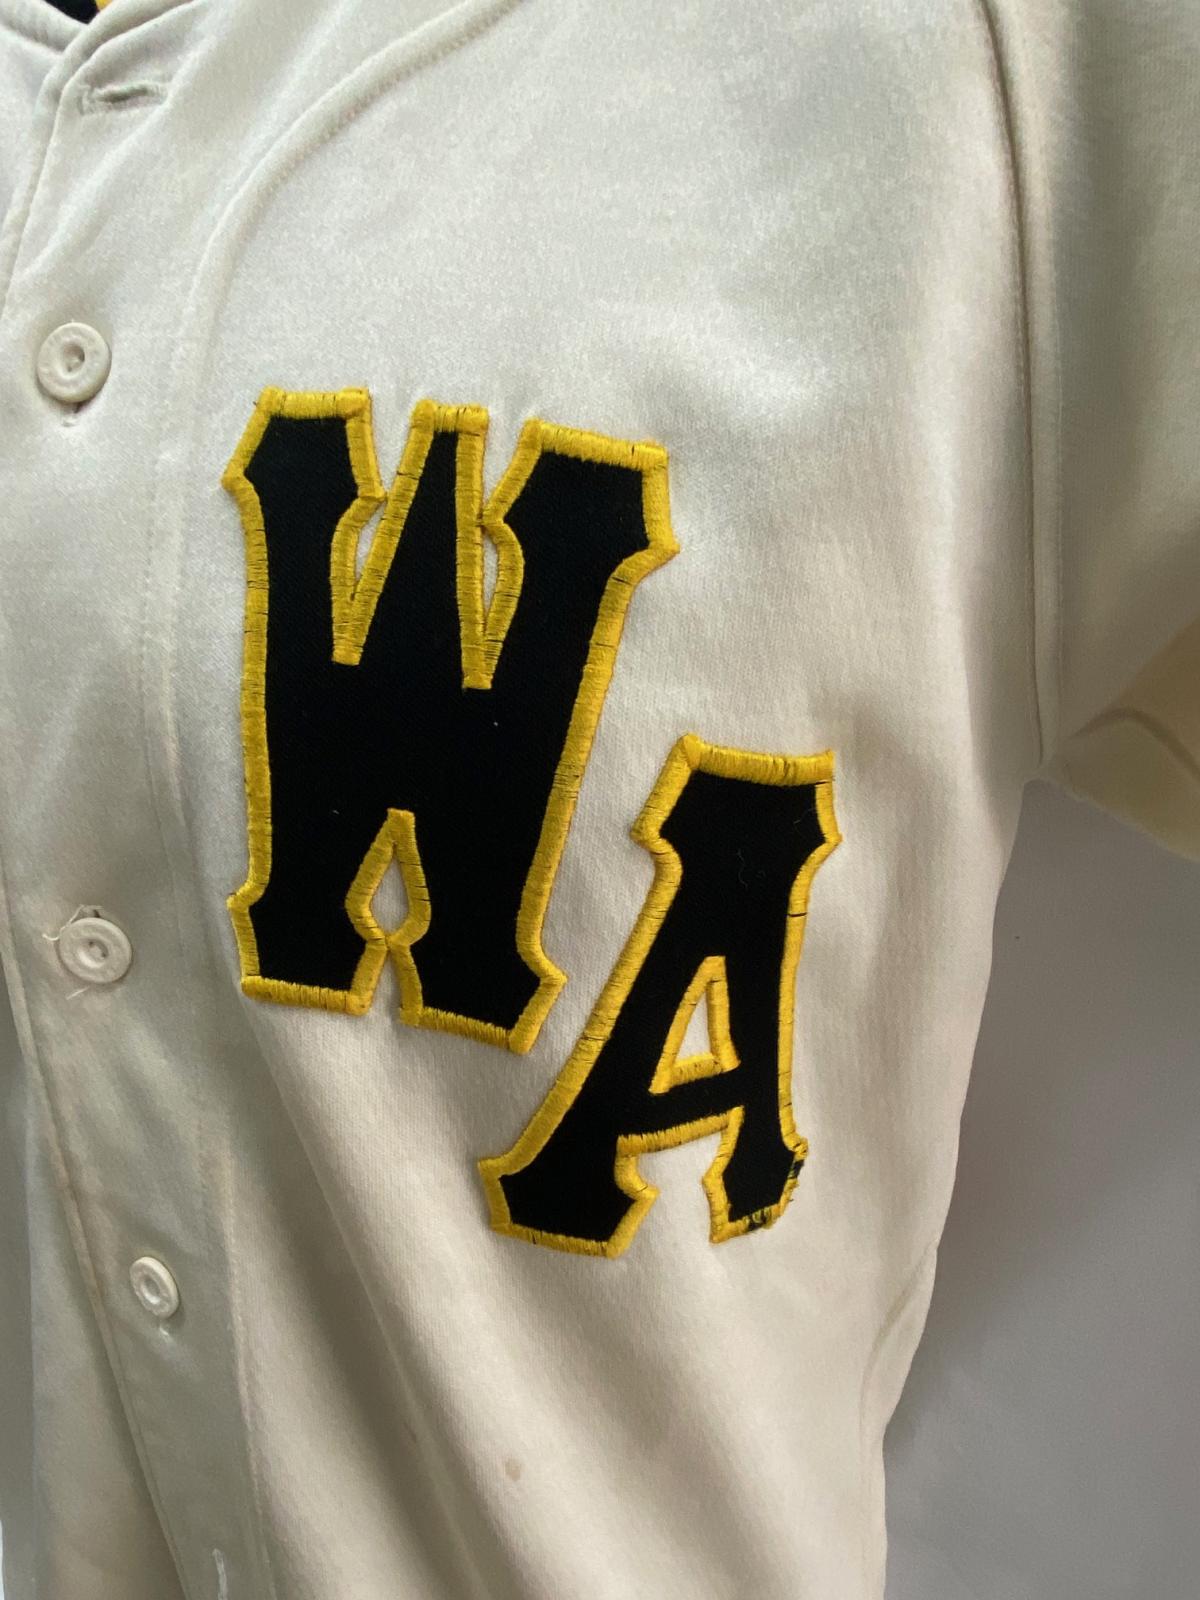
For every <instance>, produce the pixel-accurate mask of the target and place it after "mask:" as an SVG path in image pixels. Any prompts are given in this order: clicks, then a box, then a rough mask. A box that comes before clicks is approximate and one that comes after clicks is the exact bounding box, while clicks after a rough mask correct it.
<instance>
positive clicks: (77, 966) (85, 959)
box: [58, 917, 133, 983]
mask: <svg viewBox="0 0 1200 1600" xmlns="http://www.w3.org/2000/svg"><path fill="white" fill-rule="evenodd" d="M58 958H59V960H60V961H61V962H62V964H63V966H64V967H66V969H67V971H68V972H71V973H74V975H75V976H76V977H77V978H82V979H83V981H84V983H116V981H117V979H118V978H123V977H124V976H125V974H126V973H127V972H128V971H129V963H130V962H131V961H132V960H133V946H132V945H131V944H130V943H129V940H128V938H127V937H126V936H125V934H124V933H123V932H122V931H121V929H120V928H118V927H117V925H116V923H115V922H109V921H108V919H107V918H106V917H76V919H75V921H74V922H68V923H67V925H66V926H65V927H64V928H60V929H59V933H58Z"/></svg>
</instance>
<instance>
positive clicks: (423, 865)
mask: <svg viewBox="0 0 1200 1600" xmlns="http://www.w3.org/2000/svg"><path fill="white" fill-rule="evenodd" d="M486 432H487V413H486V411H484V410H483V409H482V408H480V407H477V406H444V405H437V404H435V403H434V402H432V401H429V400H422V401H420V402H419V403H418V404H417V406H416V407H415V408H414V410H413V413H412V419H411V425H410V429H409V435H408V441H407V444H406V445H405V449H404V453H403V457H402V459H401V462H400V466H399V469H398V471H397V473H396V477H395V480H394V482H393V484H392V487H391V489H390V490H389V491H387V493H386V494H385V492H384V489H383V487H382V485H381V483H380V479H379V473H378V469H377V466H376V461H375V450H374V443H373V434H372V426H371V411H370V397H369V395H368V394H367V392H366V391H365V390H362V389H344V390H340V391H338V392H337V393H333V394H316V393H294V392H289V391H285V390H280V389H266V390H264V391H263V393H262V395H261V396H260V398H259V401H258V404H257V406H256V407H255V411H254V415H253V417H252V418H251V421H250V424H249V426H248V427H247V429H246V432H245V434H244V435H243V437H242V440H241V443H240V444H239V446H238V448H237V451H236V452H235V454H234V457H233V459H232V461H231V462H230V464H229V466H228V468H227V469H226V472H225V477H224V480H223V481H224V484H225V487H226V488H227V489H228V490H229V491H230V492H231V493H232V494H233V496H234V498H235V499H236V501H237V505H238V508H239V511H240V514H241V519H242V524H243V528H244V531H245V538H246V560H247V603H246V626H245V659H244V670H243V677H242V698H241V720H242V736H243V743H244V747H245V759H246V790H247V809H248V824H249V826H248V831H249V871H248V875H247V878H246V882H245V883H244V884H243V886H242V887H241V888H240V889H239V890H238V891H237V892H236V893H235V894H233V895H232V896H231V897H230V900H229V908H230V913H231V915H232V918H233V924H234V928H235V931H236V934H237V942H238V949H239V953H240V959H241V970H242V987H243V989H244V990H245V992H246V993H247V994H250V995H253V996H256V997H257V998H260V999H267V1000H277V1001H283V1002H284V1003H287V1004H290V1005H309V1006H322V1007H324V1008H325V1009H327V1010H330V1011H351V1012H363V1011H365V1010H366V1009H367V1008H368V1007H369V1006H370V1004H371V999H372V996H373V994H374V990H375V985H376V983H377V981H378V978H379V974H380V971H381V970H382V967H383V964H384V961H385V960H386V958H387V956H388V955H389V953H390V955H391V957H392V959H393V961H394V963H395V966H396V971H397V974H398V977H399V985H400V993H401V1008H400V1014H401V1017H402V1018H403V1019H404V1020H405V1021H406V1022H410V1023H414V1024H416V1025H417V1026H420V1027H429V1028H444V1029H449V1030H451V1031H453V1032H458V1033H464V1034H467V1035H469V1036H471V1037H473V1038H478V1039H483V1040H486V1041H488V1042H490V1043H493V1044H500V1045H504V1046H507V1047H508V1048H509V1049H511V1050H517V1051H524V1050H528V1049H529V1047H530V1046H531V1045H532V1044H533V1042H534V1040H535V1039H536V1037H537V1034H538V1030H539V1029H540V1027H541V1025H542V1022H543V1021H544V1019H545V1017H546V1014H547V1013H548V1011H549V1010H550V1007H551V1006H552V1005H553V1003H554V1000H555V997H556V995H557V994H558V991H559V989H560V988H561V987H562V985H563V983H564V981H565V978H564V975H563V973H562V972H561V971H560V970H559V968H558V967H557V966H555V964H554V963H553V961H551V960H550V958H549V957H548V956H547V955H546V953H545V951H544V950H543V949H542V923H543V919H544V917H545V912H546V906H547V902H548V900H549V897H550V892H551V889H552V886H553V882H554V877H555V873H556V871H557V869H558V863H559V859H560V857H561V854H562V849H563V844H564V841H565V839H566V833H567V829H568V827H569V825H570V821H571V815H572V812H573V809H574V805H575V800H576V796H577V794H578V792H579V786H580V782H581V780H582V777H583V772H584V767H585V765H586V763H587V758H588V753H589V750H590V747H591V742H592V736H593V734H594V732H595V728H596V723H597V720H598V718H599V716H600V711H601V707H602V705H603V702H604V696H605V693H606V691H607V688H608V683H609V678H610V676H611V673H612V670H613V665H614V662H615V659H616V652H617V648H618V645H619V643H620V638H621V630H622V626H623V623H624V618H625V611H626V608H627V606H628V604H629V601H630V599H631V597H632V594H633V591H634V589H635V588H636V586H637V584H638V583H639V582H640V581H641V579H642V578H643V577H645V575H646V574H647V573H648V572H650V571H652V570H653V569H654V568H655V567H657V566H660V565H661V564H662V563H663V562H664V561H666V560H668V559H669V558H670V557H671V556H672V555H674V553H675V551H676V548H677V546H676V544H675V540H674V537H673V535H672V532H671V525H670V514H669V508H668V493H667V455H666V452H665V450H663V449H662V447H661V446H659V445H656V444H653V443H645V442H643V443H630V442H627V441H624V440H618V439H609V438H605V437H602V436H601V435H599V434H594V433H584V432H580V431H577V430H575V429H572V428H562V427H556V426H553V425H551V424H549V423H546V422H541V421H537V420H533V421H529V422H527V423H526V424H525V425H524V428H523V429H522V432H521V435H520V439H519V442H518V444H517V448H516V451H515V452H514V454H513V458H512V461H511V462H510V463H509V466H508V467H507V469H506V470H505V472H504V473H503V475H502V477H501V479H500V481H499V483H498V484H497V486H496V488H495V490H494V491H493V493H492V494H491V496H490V498H488V500H487V502H486V504H485V503H484V494H483V455H484V440H485V437H486ZM381 508H382V512H381V515H380V516H379V520H378V523H377V526H376V527H375V530H374V534H373V537H372V538H371V540H370V545H369V548H368V550H367V554H366V557H365V560H364V561H363V564H362V569H361V572H360V571H359V568H358V546H359V541H360V535H362V534H363V531H364V530H365V529H366V528H367V525H368V523H369V522H370V521H371V519H372V517H373V516H374V515H375V514H376V512H378V511H380V509H381ZM485 541H490V542H491V544H492V546H493V547H494V550H495V555H496V571H497V575H496V581H495V586H494V589H493V591H492V594H491V597H490V599H489V598H487V597H486V594H485V580H484V571H485V559H484V553H485ZM393 860H394V861H395V862H396V863H397V864H398V866H399V869H400V872H401V874H402V876H403V879H404V884H405V888H406V891H407V896H408V911H407V915H406V917H405V919H404V921H403V923H402V924H401V925H400V926H399V927H397V928H395V929H391V930H386V929H384V928H382V927H381V926H380V925H379V923H378V922H377V921H376V919H375V917H374V915H373V913H372V909H371V903H372V898H373V896H374V894H375V891H376V889H377V888H378V886H379V883H380V881H381V879H382V877H383V875H384V873H385V872H386V871H387V869H388V868H389V867H390V865H391V863H392V861H393Z"/></svg>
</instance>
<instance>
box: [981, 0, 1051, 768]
mask: <svg viewBox="0 0 1200 1600" xmlns="http://www.w3.org/2000/svg"><path fill="white" fill-rule="evenodd" d="M974 4H975V6H976V7H977V13H978V15H979V17H980V18H981V20H982V24H983V30H984V33H985V36H986V39H987V48H988V54H989V57H990V60H991V64H992V72H993V82H994V85H995V90H996V97H997V103H998V106H999V110H1000V117H1001V124H1002V127H1003V131H1004V142H1005V148H1006V152H1007V157H1008V171H1009V193H1010V199H1011V204H1012V216H1013V241H1014V245H1015V248H1016V257H1017V284H1016V301H1017V307H1018V319H1019V325H1020V338H1021V347H1022V348H1021V385H1022V400H1023V403H1024V407H1025V460H1024V470H1025V485H1026V504H1027V515H1028V527H1027V531H1026V574H1027V596H1028V605H1029V617H1030V629H1029V635H1028V638H1029V667H1030V671H1031V678H1032V686H1033V697H1034V707H1033V709H1034V726H1035V729H1036V733H1037V740H1038V766H1039V767H1040V766H1042V765H1043V764H1044V763H1045V761H1046V760H1047V759H1048V757H1049V755H1050V753H1051V752H1052V750H1053V749H1054V747H1055V745H1056V743H1057V729H1058V722H1059V706H1060V704H1061V700H1062V670H1061V640H1062V588H1063V567H1062V492H1061V483H1062V375H1061V359H1060V351H1059V341H1058V311H1057V303H1056V297H1055V295H1054V287H1055V280H1054V274H1053V264H1052V263H1051V271H1050V274H1049V277H1050V287H1051V303H1050V305H1049V306H1048V307H1047V308H1046V317H1047V343H1048V345H1049V351H1050V361H1051V372H1050V377H1049V381H1050V382H1051V383H1052V385H1053V388H1052V400H1053V405H1054V426H1053V438H1052V440H1051V441H1050V443H1049V445H1048V447H1047V448H1048V449H1049V450H1050V451H1052V458H1051V467H1052V478H1051V482H1050V485H1049V488H1048V491H1043V490H1040V488H1039V482H1038V477H1039V474H1038V465H1039V461H1040V456H1041V451H1040V446H1039V435H1038V429H1037V426H1036V423H1035V418H1036V414H1037V410H1038V404H1037V402H1038V397H1039V395H1040V392H1041V390H1040V385H1039V375H1038V371H1037V366H1038V363H1037V359H1036V357H1037V343H1036V340H1035V337H1034V320H1035V318H1034V298H1035V297H1034V292H1033V284H1034V279H1035V270H1034V263H1033V260H1032V257H1033V254H1034V250H1035V239H1034V224H1035V221H1036V219H1037V218H1038V217H1039V216H1040V215H1042V214H1043V213H1044V209H1045V208H1044V204H1040V205H1039V201H1040V200H1041V199H1042V197H1043V196H1044V191H1045V162H1044V159H1043V156H1042V151H1041V146H1040V143H1039V141H1038V138H1037V129H1036V126H1035V125H1034V119H1033V116H1032V114H1031V115H1030V117H1029V118H1028V119H1027V120H1028V123H1029V127H1028V129H1027V135H1026V141H1025V142H1026V143H1027V145H1028V162H1027V163H1024V162H1023V161H1022V156H1021V148H1022V140H1021V139H1020V138H1019V137H1018V115H1017V109H1016V98H1015V95H1014V93H1013V85H1012V80H1011V77H1010V74H1009V72H1008V70H1007V65H1006V62H1005V57H1004V49H1003V44H1002V41H1003V40H1004V39H1005V38H1006V37H1007V35H1006V34H1005V32H1004V30H1002V28H1001V26H1000V23H999V20H998V8H997V5H996V0H974ZM1013 31H1014V37H1013V39H1012V41H1011V48H1012V50H1013V51H1014V52H1020V53H1021V56H1022V61H1023V64H1025V65H1026V66H1027V59H1026V58H1025V56H1024V52H1023V51H1022V49H1021V43H1020V38H1019V34H1018V33H1017V30H1016V29H1014V30H1013ZM1027 166H1028V170H1027ZM1047 492H1048V493H1049V494H1050V495H1051V496H1052V504H1051V505H1050V507H1049V508H1048V510H1046V514H1045V516H1043V509H1044V507H1043V501H1044V499H1045V495H1046V493H1047ZM1043 523H1046V524H1048V526H1049V529H1050V537H1051V540H1052V548H1051V549H1050V551H1049V552H1048V553H1047V552H1046V551H1045V550H1044V544H1045V540H1044V538H1043V535H1042V531H1041V530H1042V526H1043ZM1047 559H1048V560H1049V562H1050V563H1051V566H1050V571H1051V573H1052V577H1053V583H1052V589H1053V592H1052V593H1051V594H1050V595H1047V594H1046V593H1045V592H1044V589H1045V585H1044V584H1043V583H1042V582H1040V581H1039V579H1040V578H1042V577H1043V576H1044V574H1043V571H1042V568H1043V566H1044V565H1045V563H1046V560H1047ZM1047 623H1048V624H1049V625H1050V629H1051V637H1050V641H1049V644H1048V645H1047V646H1045V647H1043V644H1042V634H1043V629H1044V627H1045V626H1046V624H1047ZM1043 648H1045V649H1046V652H1047V654H1048V656H1049V668H1048V670H1049V673H1050V675H1051V677H1050V682H1049V683H1047V681H1046V677H1047V666H1046V665H1045V664H1043V663H1042V659H1041V658H1042V652H1043Z"/></svg>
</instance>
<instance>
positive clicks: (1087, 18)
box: [992, 0, 1200, 857]
mask: <svg viewBox="0 0 1200 1600" xmlns="http://www.w3.org/2000/svg"><path fill="white" fill-rule="evenodd" d="M992 21H993V25H994V28H995V34H996V43H997V51H998V54H999V57H1000V60H1001V68H1002V75H1003V77H1004V81H1005V84H1006V91H1007V95H1008V112H1009V118H1010V128H1011V133H1012V142H1013V156H1014V170H1015V173H1016V178H1017V184H1018V188H1019V191H1020V200H1021V205H1020V214H1021V219H1022V230H1023V238H1022V253H1023V261H1024V269H1025V270H1024V284H1023V288H1024V295H1025V311H1026V317H1027V326H1028V329H1029V364H1028V365H1029V408H1030V460H1031V548H1032V580H1031V588H1032V597H1033V611H1034V649H1035V676H1036V679H1037V685H1038V702H1039V715H1040V720H1041V730H1042V757H1043V767H1042V775H1044V776H1047V777H1049V778H1052V779H1054V780H1055V781H1057V782H1059V783H1061V784H1063V785H1064V786H1066V787H1067V788H1069V789H1070V790H1072V791H1073V792H1075V793H1077V794H1079V795H1082V796H1084V797H1086V798H1089V799H1091V800H1093V801H1095V802H1096V803H1098V804H1100V805H1102V806H1104V807H1105V808H1106V809H1108V810H1110V811H1112V812H1114V813H1116V814H1117V815H1119V816H1121V817H1123V818H1125V819H1126V820H1128V821H1130V822H1132V823H1134V824H1135V825H1137V826H1139V827H1141V828H1143V829H1146V830H1147V831H1149V832H1151V833H1152V834H1154V836H1155V837H1157V838H1158V839H1159V840H1161V841H1162V842H1163V843H1164V844H1166V845H1167V846H1169V847H1171V848H1173V849H1176V850H1179V851H1181V852H1183V853H1185V854H1189V855H1195V856H1197V857H1200V3H1198V0H1149V3H1148V0H1049V3H1047V0H995V9H994V12H993V13H992Z"/></svg>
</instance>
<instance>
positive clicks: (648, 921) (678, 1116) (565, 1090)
mask: <svg viewBox="0 0 1200 1600" xmlns="http://www.w3.org/2000/svg"><path fill="white" fill-rule="evenodd" d="M832 771H833V757H832V753H831V752H825V753H824V754H822V755H817V756H800V757H788V756H773V755H759V754H756V753H753V752H750V751H742V750H729V749H722V748H719V747H717V746H714V745H709V744H706V743H705V742H704V741H703V740H700V739H698V738H696V737H695V736H694V735H687V736H685V737H684V738H683V739H681V740H680V742H679V743H678V745H676V747H675V749H674V751H673V752H672V754H671V757H670V759H669V760H668V762H667V764H666V766H665V768H664V769H663V773H662V776H661V777H660V779H659V781H658V783H657V784H656V786H655V789H654V791H653V793H652V795H651V797H650V799H649V800H648V801H647V803H646V806H645V808H644V810H643V812H642V814H641V816H640V817H639V819H638V821H637V823H636V825H635V827H634V830H633V836H634V838H635V839H636V840H637V841H638V842H639V843H640V844H642V845H644V846H645V847H646V848H647V849H648V850H649V851H650V852H651V853H652V854H653V856H654V858H655V881H654V884H653V886H652V888H651V890H650V894H649V896H648V898H647V901H646V904H645V906H644V908H643V910H642V912H641V915H640V916H639V918H638V921H637V924H636V926H635V928H634V930H633V933H632V934H631V935H630V938H629V941H628V943H627V945H626V947H625V950H624V952H623V954H622V956H621V958H620V960H619V961H618V963H617V966H616V969H615V970H614V972H613V975H612V977H611V979H610V980H609V983H608V985H607V987H606V988H605V991H604V993H603V995H602V996H601V998H600V1001H599V1003H598V1004H597V1006H596V1009H595V1011H594V1012H593V1014H592V1017H591V1019H590V1020H589V1022H588V1025H587V1027H586V1028H585V1029H584V1032H583V1036H582V1038H581V1040H580V1043H579V1045H578V1046H577V1048H576V1050H575V1051H574V1053H573V1055H572V1057H571V1059H570V1061H569V1062H568V1063H567V1065H566V1067H565V1068H564V1069H563V1072H562V1073H561V1075H560V1077H559V1079H558V1081H557V1083H556V1084H555V1085H554V1087H553V1088H552V1089H551V1091H550V1093H549V1094H548V1095H547V1097H546V1099H545V1101H544V1102H543V1104H542V1106H541V1108H540V1109H539V1110H538V1112H537V1113H536V1114H535V1116H534V1117H533V1119H532V1121H531V1122H530V1124H529V1126H528V1127H527V1129H526V1130H525V1133H524V1134H523V1135H522V1136H521V1138H520V1139H519V1140H518V1141H517V1143H516V1145H515V1146H514V1147H513V1149H512V1150H510V1151H509V1152H508V1154H507V1155H504V1156H499V1157H494V1158H489V1159H487V1160H485V1161H483V1162H481V1163H480V1168H481V1171H482V1174H483V1178H484V1183H485V1186H486V1188H487V1191H488V1198H489V1203H490V1206H491V1211H492V1222H493V1226H495V1227H496V1228H497V1229H498V1230H499V1231H501V1232H504V1233H511V1234H515V1235H517V1236H518V1237H520V1238H524V1239H529V1240H531V1241H533V1242H534V1243H538V1244H548V1245H553V1246H555V1247H557V1248H559V1249H565V1250H574V1251H577V1252H580V1253H584V1254H591V1255H606V1256H615V1255H619V1254H620V1253H621V1251H623V1250H624V1249H625V1248H626V1246H627V1245H628V1243H629V1241H630V1239H631V1238H632V1237H633V1234H634V1233H635V1231H636V1230H637V1228H638V1226H639V1224H640V1223H641V1221H642V1219H643V1217H644V1216H645V1214H646V1212H647V1211H648V1210H649V1208H650V1206H651V1205H652V1204H653V1201H654V1198H655V1195H656V1193H657V1191H656V1190H655V1189H653V1188H652V1187H651V1186H650V1185H649V1184H647V1183H646V1182H645V1181H644V1180H643V1179H642V1178H641V1176H640V1174H639V1172H638V1168H637V1160H638V1157H639V1155H641V1154H643V1153H645V1152H648V1151H653V1150H662V1149H665V1148H667V1147H668V1146H671V1145H677V1144H682V1143H683V1142H685V1141H686V1140H689V1139H696V1138H700V1137H702V1136H703V1135H705V1134H714V1133H720V1134H721V1141H720V1147H719V1150H718V1152H717V1156H716V1158H715V1159H714V1161H713V1163H712V1165H711V1166H710V1168H709V1170H708V1172H707V1174H706V1176H705V1180H704V1184H705V1188H706V1190H707V1192H708V1200H709V1208H710V1212H711V1219H712V1226H711V1237H712V1239H713V1240H714V1241H720V1240H723V1239H728V1238H731V1237H733V1236H735V1235H737V1234H741V1233H745V1232H747V1231H749V1230H750V1229H751V1228H755V1227H761V1226H763V1225H764V1224H766V1223H769V1222H773V1221H774V1220H775V1219H776V1218H777V1217H778V1216H779V1215H780V1214H781V1213H782V1211H783V1209H784V1207H785V1206H786V1204H787V1201H788V1198H789V1197H790V1194H791V1191H792V1188H793V1186H794V1184H795V1181H796V1177H797V1174H798V1173H799V1170H800V1167H801V1164H802V1162H803V1160H804V1156H805V1154H806V1152H807V1144H806V1142H805V1141H804V1140H803V1139H801V1138H800V1137H799V1136H798V1135H797V1133H796V1130H795V1127H794V1125H793V1121H792V1112H791V1060H792V1011H793V1004H794V1002H793V992H794V977H795V972H796V964H797V962H798V960H799V957H800V944H801V937H802V931H803V927H804V917H805V911H806V905H807V897H808V888H809V884H810V882H811V879H812V876H813V874H814V872H815V871H816V869H817V867H818V865H819V864H820V862H821V861H822V860H824V858H825V857H826V856H827V855H828V854H829V852H830V851H831V850H832V849H833V848H834V846H835V845H836V844H837V843H838V837H839V836H838V833H837V827H836V823H835V820H834V815H833V801H832ZM702 993H703V994H704V995H706V996H707V1001H708V1024H709V1043H710V1047H711V1049H710V1052H709V1053H708V1054H706V1055H703V1056H697V1057H691V1058H688V1059H680V1058H679V1045H680V1041H681V1039H682V1037H683V1033H684V1029H685V1027H686V1023H687V1018H688V1016H689V1014H690V1012H691V1010H692V1009H693V1008H694V1006H695V1005H696V1003H697V1001H698V1000H699V998H700V996H701V994H702Z"/></svg>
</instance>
